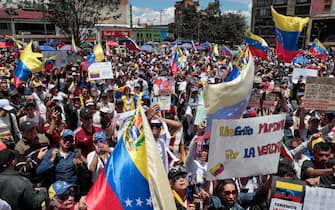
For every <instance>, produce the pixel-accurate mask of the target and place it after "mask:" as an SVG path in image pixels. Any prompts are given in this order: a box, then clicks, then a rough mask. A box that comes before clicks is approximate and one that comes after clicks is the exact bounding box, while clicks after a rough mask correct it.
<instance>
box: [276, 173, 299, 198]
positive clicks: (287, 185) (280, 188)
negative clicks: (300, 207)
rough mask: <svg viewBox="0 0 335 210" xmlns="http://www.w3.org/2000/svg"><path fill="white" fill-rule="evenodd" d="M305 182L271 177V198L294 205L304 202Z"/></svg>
mask: <svg viewBox="0 0 335 210" xmlns="http://www.w3.org/2000/svg"><path fill="white" fill-rule="evenodd" d="M304 189H305V182H303V181H301V180H294V179H285V178H281V177H276V176H274V177H272V190H271V197H272V198H276V199H281V200H286V201H292V202H296V203H303V202H304V191H305V190H304Z"/></svg>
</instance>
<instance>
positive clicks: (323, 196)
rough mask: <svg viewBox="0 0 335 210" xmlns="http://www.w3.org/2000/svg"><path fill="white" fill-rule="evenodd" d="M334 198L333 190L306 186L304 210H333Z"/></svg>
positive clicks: (334, 206) (334, 205)
mask: <svg viewBox="0 0 335 210" xmlns="http://www.w3.org/2000/svg"><path fill="white" fill-rule="evenodd" d="M334 198H335V190H334V189H328V188H323V187H309V186H306V193H305V200H304V210H324V209H334V208H335V200H334Z"/></svg>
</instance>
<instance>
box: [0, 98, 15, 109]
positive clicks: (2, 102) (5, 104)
mask: <svg viewBox="0 0 335 210" xmlns="http://www.w3.org/2000/svg"><path fill="white" fill-rule="evenodd" d="M0 108H1V109H4V110H7V111H10V110H12V109H14V107H12V106H11V105H10V104H9V101H8V99H0Z"/></svg>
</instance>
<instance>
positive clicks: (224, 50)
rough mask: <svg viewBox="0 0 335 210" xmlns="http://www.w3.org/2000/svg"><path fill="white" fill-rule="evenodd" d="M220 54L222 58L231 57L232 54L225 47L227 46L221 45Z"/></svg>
mask: <svg viewBox="0 0 335 210" xmlns="http://www.w3.org/2000/svg"><path fill="white" fill-rule="evenodd" d="M221 53H222V55H223V56H227V57H230V58H231V57H233V53H232V52H231V50H230V49H229V48H228V47H227V46H225V45H223V47H222V50H221Z"/></svg>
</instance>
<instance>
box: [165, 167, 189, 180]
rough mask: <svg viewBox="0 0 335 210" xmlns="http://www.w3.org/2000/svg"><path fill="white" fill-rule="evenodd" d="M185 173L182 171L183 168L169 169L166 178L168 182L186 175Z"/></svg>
mask: <svg viewBox="0 0 335 210" xmlns="http://www.w3.org/2000/svg"><path fill="white" fill-rule="evenodd" d="M186 174H187V172H186V171H185V170H184V169H183V168H178V169H176V168H172V169H170V171H169V173H168V178H169V180H172V179H174V178H176V177H178V176H181V175H186Z"/></svg>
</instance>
